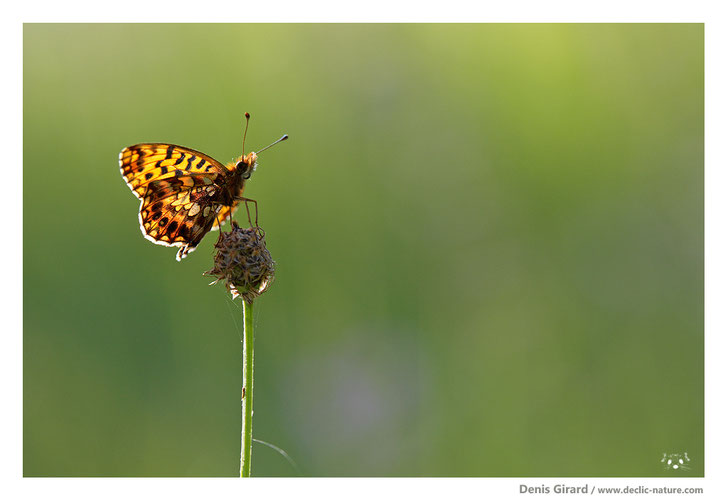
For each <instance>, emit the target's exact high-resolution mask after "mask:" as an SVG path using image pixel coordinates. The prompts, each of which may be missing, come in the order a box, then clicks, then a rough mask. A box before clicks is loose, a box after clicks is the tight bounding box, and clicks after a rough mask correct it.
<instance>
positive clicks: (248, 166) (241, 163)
mask: <svg viewBox="0 0 728 501" xmlns="http://www.w3.org/2000/svg"><path fill="white" fill-rule="evenodd" d="M257 165H258V155H256V154H255V152H254V151H251V152H250V153H248V154H247V155H245V156H244V157H240V158H239V159H238V163H237V164H235V170H236V171H237V173H238V174H240V176H242V178H243V179H250V176H251V174H253V171H255V167H257Z"/></svg>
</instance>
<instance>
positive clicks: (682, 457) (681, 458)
mask: <svg viewBox="0 0 728 501" xmlns="http://www.w3.org/2000/svg"><path fill="white" fill-rule="evenodd" d="M660 462H661V463H662V467H663V468H664V469H665V470H689V469H690V466H688V464H689V463H690V458H689V457H688V453H687V452H683V453H681V454H678V453H672V454H668V453H666V452H663V453H662V459H661V460H660Z"/></svg>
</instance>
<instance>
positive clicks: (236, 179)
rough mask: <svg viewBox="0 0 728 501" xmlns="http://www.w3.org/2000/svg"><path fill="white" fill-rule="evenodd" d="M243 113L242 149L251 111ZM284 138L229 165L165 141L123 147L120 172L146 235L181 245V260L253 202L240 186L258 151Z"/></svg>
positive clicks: (179, 255) (165, 242)
mask: <svg viewBox="0 0 728 501" xmlns="http://www.w3.org/2000/svg"><path fill="white" fill-rule="evenodd" d="M245 118H246V126H245V133H244V134H243V148H244V147H245V136H246V135H247V130H248V127H247V123H248V121H249V120H250V114H248V113H246V114H245ZM285 139H288V136H287V135H284V136H283V137H281V138H280V139H278V140H277V141H275V142H273V143H272V144H270V145H268V146H266V147H265V148H263V149H262V150H260V151H258V152H250V153H248V154H247V155H242V156H240V157H238V158H237V159H236V160H235V161H233V162H230V163H228V164H227V165H223V164H222V163H220V162H218V161H217V160H215V159H214V158H212V157H210V156H208V155H206V154H204V153H201V152H199V151H196V150H193V149H191V148H185V147H184V146H178V145H175V144H168V143H140V144H135V145H133V146H128V147H126V148H124V149H123V150H121V153H119V166H120V170H121V175H122V177H123V178H124V181H126V184H127V186H129V188H130V189H131V191H132V192H133V193H134V195H136V197H137V198H138V199H139V200H141V205H140V206H139V226H140V228H141V230H142V234H143V235H144V238H146V239H147V240H150V241H152V242H154V243H155V244H158V245H165V246H168V247H179V248H180V249H179V250H178V251H177V256H176V257H177V261H181V260H182V259H183V258H184V257H186V256H187V254H189V253H190V252H192V251H193V250H195V248H196V247H197V245H198V244H199V243H200V242H201V241H202V239H203V237H204V236H205V235H206V234H207V233H208V232H209V231H210V230H219V229H220V227H221V225H222V224H224V223H225V222H226V221H227V220H228V219H231V217H232V215H233V214H234V213H235V210H236V209H237V207H238V204H239V203H240V202H241V201H250V202H254V203H255V201H254V200H250V199H247V198H244V197H243V190H244V189H245V182H246V181H247V180H248V179H250V176H251V174H252V173H253V171H255V168H256V166H257V165H258V162H257V161H258V153H260V152H261V151H263V150H266V149H268V148H270V147H271V146H273V145H274V144H276V143H279V142H280V141H283V140H285ZM256 207H257V204H256Z"/></svg>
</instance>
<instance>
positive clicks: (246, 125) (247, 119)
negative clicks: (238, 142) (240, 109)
mask: <svg viewBox="0 0 728 501" xmlns="http://www.w3.org/2000/svg"><path fill="white" fill-rule="evenodd" d="M249 123H250V113H248V112H247V111H246V112H245V132H243V155H245V136H247V135H248V124H249Z"/></svg>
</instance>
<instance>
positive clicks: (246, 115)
mask: <svg viewBox="0 0 728 501" xmlns="http://www.w3.org/2000/svg"><path fill="white" fill-rule="evenodd" d="M245 118H246V119H250V113H248V112H247V111H246V112H245Z"/></svg>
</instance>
